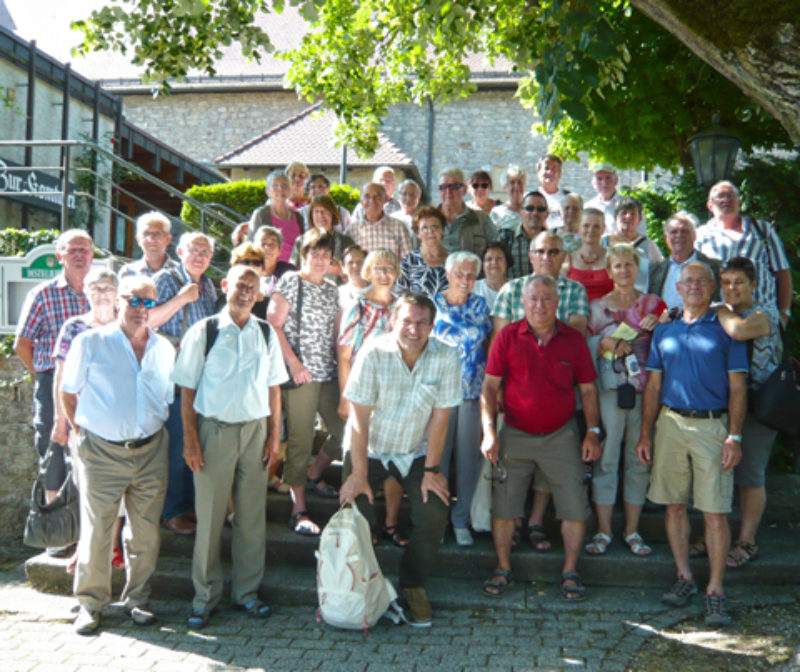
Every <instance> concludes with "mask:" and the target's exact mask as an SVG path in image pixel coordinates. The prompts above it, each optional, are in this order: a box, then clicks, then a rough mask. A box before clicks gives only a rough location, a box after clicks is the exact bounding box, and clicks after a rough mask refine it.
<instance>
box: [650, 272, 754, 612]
mask: <svg viewBox="0 0 800 672" xmlns="http://www.w3.org/2000/svg"><path fill="white" fill-rule="evenodd" d="M714 287H715V283H714V275H713V273H712V271H711V269H710V268H709V267H708V266H707V265H706V264H704V263H702V262H690V263H688V264H686V266H684V267H683V269H682V270H681V274H680V280H679V281H678V291H679V292H680V294H681V296H682V297H683V316H682V317H681V318H680V319H678V320H675V321H674V322H670V323H668V324H663V325H660V326H658V327H657V328H656V331H655V333H654V335H653V343H652V345H651V347H650V357H649V359H648V360H647V369H648V371H649V373H648V378H647V387H646V388H645V391H644V401H643V410H642V431H641V435H640V437H639V444H638V445H637V447H636V451H637V453H638V455H639V459H640V460H641V461H642V462H644V463H646V464H649V463H650V462H651V457H653V458H654V459H653V460H652V462H653V468H652V472H651V477H650V491H649V493H648V497H649V498H650V500H651V501H653V502H656V503H658V504H666V507H667V512H666V520H665V526H666V529H667V538H668V539H669V544H670V548H671V549H672V556H673V558H674V560H675V565H676V567H677V570H678V578H677V580H676V581H675V584H674V585H673V586H672V588H671V589H670V591H669V592H667V593H665V594H664V595H663V596H662V601H663V602H665V603H666V604H669V605H671V606H676V607H680V606H683V605H684V604H686V602H687V601H688V600H689V598H690V597H691V596H692V595H694V594H695V593H697V584H696V583H695V580H694V578H693V577H692V570H691V568H690V567H689V532H690V529H691V528H690V525H689V519H688V516H687V513H686V505H687V504H688V502H689V492H690V486H692V490H691V492H692V497H693V500H694V505H695V507H697V508H698V509H699V510H700V511H702V512H703V522H704V524H705V542H706V547H707V549H708V559H709V565H710V572H709V580H708V586H707V587H706V619H705V622H706V625H708V626H711V627H719V626H723V625H727V624H728V623H729V622H730V620H731V619H730V616H729V615H728V610H727V600H726V598H725V593H724V591H723V588H722V580H723V577H724V574H725V559H726V557H727V555H728V548H729V546H730V529H729V528H728V519H727V517H726V516H727V514H728V513H729V512H730V510H731V501H732V499H733V467H735V466H736V465H737V464H738V463H739V461H740V460H741V458H742V448H741V441H742V437H741V432H742V423H743V421H744V415H745V409H746V375H747V349H746V347H745V344H744V343H743V342H741V341H734V340H733V339H732V338H731V337H730V336H728V335H727V334H726V333H725V331H724V330H723V328H722V326H721V325H720V323H719V321H718V320H717V315H716V313H715V312H714V311H713V310H711V309H710V304H711V295H712V293H713V292H714ZM659 406H661V408H660V410H659ZM656 416H658V421H657V422H655V421H656ZM654 422H655V425H656V434H655V451H654V453H655V455H653V451H652V450H651V444H650V434H651V431H652V429H653V423H654Z"/></svg>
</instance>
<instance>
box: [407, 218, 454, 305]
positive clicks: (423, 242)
mask: <svg viewBox="0 0 800 672" xmlns="http://www.w3.org/2000/svg"><path fill="white" fill-rule="evenodd" d="M446 226H447V220H446V219H445V218H444V215H443V214H442V212H441V210H439V209H438V208H434V207H432V206H430V205H426V206H424V207H422V208H420V209H419V210H418V211H417V214H416V216H415V217H414V224H413V228H414V233H415V234H416V235H417V236H418V237H419V240H420V244H419V248H418V249H416V250H412V251H411V252H409V253H408V254H407V255H406V256H405V257H403V261H401V262H400V277H399V278H398V280H397V291H398V293H405V292H419V293H420V294H427V295H428V296H433V295H434V294H435V293H436V292H440V291H442V290H444V289H447V274H446V273H445V268H444V262H445V259H447V248H446V247H445V246H444V245H442V238H443V237H444V229H445V227H446Z"/></svg>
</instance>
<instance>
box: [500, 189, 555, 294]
mask: <svg viewBox="0 0 800 672" xmlns="http://www.w3.org/2000/svg"><path fill="white" fill-rule="evenodd" d="M493 212H494V211H493ZM548 212H549V209H548V207H547V199H545V197H544V196H543V195H542V194H541V193H540V192H538V191H529V192H528V193H527V194H525V196H524V197H523V199H522V209H521V212H520V215H521V217H520V222H519V224H517V225H516V226H515V227H514V228H511V229H501V230H500V232H499V235H498V239H499V240H500V241H501V242H502V243H503V244H504V245H505V246H506V248H508V251H509V252H510V253H511V257H512V259H513V260H514V265H513V266H512V267H511V269H510V271H511V276H512V277H513V278H521V277H523V276H526V275H530V274H531V272H532V271H533V265H532V263H531V255H530V247H531V240H533V239H534V238H535V237H536V236H538V235H539V234H540V233H541V232H542V231H544V230H545V229H546V228H547V215H548Z"/></svg>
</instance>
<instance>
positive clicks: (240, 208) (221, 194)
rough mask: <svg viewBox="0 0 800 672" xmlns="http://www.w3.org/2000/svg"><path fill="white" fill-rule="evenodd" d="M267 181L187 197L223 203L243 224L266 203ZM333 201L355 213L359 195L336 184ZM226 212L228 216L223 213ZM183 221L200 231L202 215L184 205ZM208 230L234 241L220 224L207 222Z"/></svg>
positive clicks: (196, 190)
mask: <svg viewBox="0 0 800 672" xmlns="http://www.w3.org/2000/svg"><path fill="white" fill-rule="evenodd" d="M265 187H266V183H265V181H264V180H238V181H236V182H222V183H219V184H207V185H202V186H194V187H190V188H189V189H188V190H187V191H186V195H187V196H189V197H190V198H193V199H194V200H196V201H199V202H200V203H219V204H221V205H224V206H227V207H228V208H231V209H232V210H235V211H236V212H237V213H239V215H240V217H241V220H240V221H245V220H248V219H250V215H251V214H252V213H253V210H255V209H256V208H260V207H261V206H262V205H264V203H265V201H266V195H265V193H264V189H265ZM331 198H333V200H334V201H336V203H337V204H339V205H342V206H344V207H345V208H347V209H348V210H352V209H353V208H354V207H355V206H356V204H357V203H358V198H359V192H358V189H354V188H353V187H350V186H348V185H346V184H332V185H331ZM222 212H225V211H224V210H222ZM181 219H182V220H183V222H184V223H185V224H187V225H188V226H189V227H190V228H200V211H199V210H198V209H197V208H195V207H193V206H191V205H189V204H188V203H184V204H183V209H182V210H181ZM205 227H206V230H207V231H208V232H209V233H210V234H212V235H213V236H215V237H216V238H217V239H219V240H225V241H228V240H230V233H231V231H230V227H228V226H227V225H225V224H223V223H222V222H220V221H219V220H214V221H211V222H209V221H208V220H206V221H205Z"/></svg>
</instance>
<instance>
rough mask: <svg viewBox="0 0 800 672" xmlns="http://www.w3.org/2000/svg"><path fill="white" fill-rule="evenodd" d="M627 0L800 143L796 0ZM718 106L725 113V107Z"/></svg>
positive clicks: (799, 14)
mask: <svg viewBox="0 0 800 672" xmlns="http://www.w3.org/2000/svg"><path fill="white" fill-rule="evenodd" d="M631 4H632V5H633V6H634V7H635V8H636V9H638V10H639V11H641V12H642V13H643V14H645V15H646V16H648V17H649V18H650V19H652V20H653V21H656V22H657V23H659V24H661V25H662V26H663V27H664V28H666V29H667V30H668V31H669V32H670V33H672V34H673V35H675V37H677V38H678V39H679V40H680V41H681V42H683V43H684V44H685V45H686V46H687V47H688V48H689V49H691V50H692V51H693V52H694V53H695V54H696V55H697V56H698V57H699V58H701V59H703V60H704V61H705V62H706V63H708V64H709V65H710V66H711V67H712V68H714V69H715V70H717V71H718V72H720V73H721V74H722V75H723V76H724V77H726V78H728V79H729V80H730V81H731V82H733V83H734V84H735V85H736V86H738V87H739V88H740V89H741V90H742V91H743V92H744V93H745V95H747V96H749V97H750V98H752V99H753V100H755V101H757V102H758V103H759V104H760V105H761V106H762V107H763V108H764V109H765V110H766V111H767V112H769V113H770V114H772V115H773V116H774V117H775V118H776V119H777V120H778V121H779V122H780V123H781V125H782V126H783V127H784V128H785V129H786V131H787V133H788V134H789V136H790V137H791V139H792V141H793V142H794V143H795V144H797V145H800V12H798V10H797V7H796V4H795V3H792V2H785V0H782V2H772V1H771V0H762V1H761V2H759V1H756V2H753V1H752V0H750V1H747V0H726V1H724V2H723V1H721V0H702V2H698V1H697V0H631ZM792 6H794V7H793V9H792ZM720 112H721V113H723V115H724V110H720ZM710 121H711V120H710V119H709V122H710Z"/></svg>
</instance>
